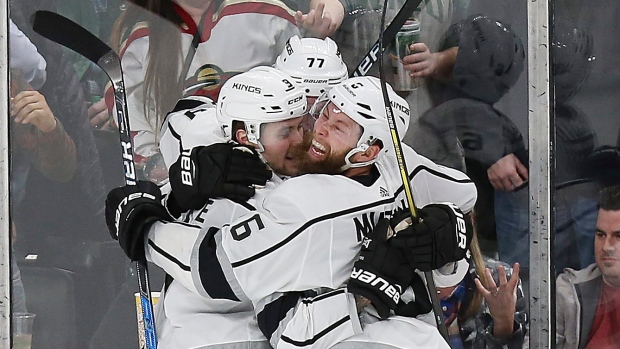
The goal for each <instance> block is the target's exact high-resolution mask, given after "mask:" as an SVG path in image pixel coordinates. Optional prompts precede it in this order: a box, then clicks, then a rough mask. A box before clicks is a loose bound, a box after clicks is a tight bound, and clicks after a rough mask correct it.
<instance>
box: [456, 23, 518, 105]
mask: <svg viewBox="0 0 620 349" xmlns="http://www.w3.org/2000/svg"><path fill="white" fill-rule="evenodd" d="M445 41H446V42H447V43H453V44H454V45H458V53H457V57H456V62H455V63H454V69H453V73H452V76H453V83H454V85H455V87H456V88H457V89H458V90H460V91H461V92H463V93H464V94H466V95H468V96H470V97H472V98H475V99H478V100H481V101H483V102H486V103H490V104H494V103H496V102H497V101H499V100H500V98H501V97H502V96H503V95H504V94H506V92H508V90H509V89H510V88H511V87H512V86H513V85H514V84H515V83H516V82H517V79H519V76H520V75H521V72H522V71H523V65H524V61H525V51H524V49H523V43H522V42H521V39H519V37H518V36H517V35H515V33H514V32H513V31H512V29H511V28H510V27H509V26H507V25H505V24H503V23H501V22H499V21H497V20H495V19H492V18H490V17H488V16H483V15H473V16H470V17H468V18H467V19H465V20H463V21H460V22H459V23H456V24H454V25H453V26H451V27H450V28H449V29H448V32H447V34H446V38H445ZM444 47H445V45H444Z"/></svg>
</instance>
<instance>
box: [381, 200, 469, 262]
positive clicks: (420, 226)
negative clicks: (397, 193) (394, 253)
mask: <svg viewBox="0 0 620 349" xmlns="http://www.w3.org/2000/svg"><path fill="white" fill-rule="evenodd" d="M418 215H419V217H418V218H419V219H415V220H414V222H413V224H412V223H411V215H410V214H409V212H404V213H401V214H396V215H394V217H393V218H392V226H393V227H394V228H393V229H394V233H395V236H394V237H393V238H391V239H390V240H389V241H388V244H389V245H390V246H392V247H395V248H398V249H400V250H401V251H402V253H403V254H404V255H405V257H406V258H407V260H408V261H409V264H410V265H411V267H412V268H415V269H419V270H421V271H431V270H433V269H438V268H441V267H443V266H444V265H446V264H447V263H450V262H456V261H458V260H461V259H463V258H465V254H466V253H467V249H468V248H469V243H470V242H471V239H472V237H473V229H472V225H471V222H470V220H469V219H468V218H467V217H465V216H464V214H463V212H461V210H460V209H459V208H458V207H456V205H453V204H431V205H427V206H425V207H424V208H421V209H419V210H418Z"/></svg>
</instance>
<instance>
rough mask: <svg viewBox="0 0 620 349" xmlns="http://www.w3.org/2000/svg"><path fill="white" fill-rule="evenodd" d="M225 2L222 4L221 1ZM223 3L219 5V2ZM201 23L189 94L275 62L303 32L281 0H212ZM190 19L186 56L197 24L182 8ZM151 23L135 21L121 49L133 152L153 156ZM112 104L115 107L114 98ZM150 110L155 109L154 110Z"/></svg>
mask: <svg viewBox="0 0 620 349" xmlns="http://www.w3.org/2000/svg"><path fill="white" fill-rule="evenodd" d="M220 4H221V5H220ZM216 5H219V8H216ZM207 12H208V13H207V14H206V16H205V20H204V22H203V23H202V26H203V33H202V40H201V41H200V43H199V44H198V47H197V48H196V52H195V55H194V58H193V60H192V62H191V64H190V67H189V70H188V75H187V77H186V83H185V85H186V86H187V87H186V91H184V92H185V94H186V95H204V94H209V93H213V95H212V96H211V97H212V98H217V93H218V92H219V85H220V84H222V83H223V82H224V81H225V80H226V79H227V78H228V77H230V76H232V75H234V74H238V73H240V72H244V71H247V70H249V69H251V68H254V67H256V66H260V65H272V64H273V63H274V62H275V60H276V57H277V56H278V55H279V54H280V53H281V52H282V50H283V49H284V44H285V43H286V41H287V40H288V39H289V38H290V37H291V36H293V35H299V29H298V28H297V26H296V25H295V19H294V17H293V16H294V11H292V10H291V9H290V8H288V7H287V6H286V5H285V4H284V3H283V2H281V1H280V0H252V1H246V0H242V1H238V0H224V1H222V2H218V1H213V2H212V6H210V8H209V9H208V10H207ZM179 15H180V16H181V18H182V19H183V20H184V22H185V23H186V24H187V25H185V26H184V27H183V28H180V29H179V30H181V33H182V35H181V40H182V41H181V46H182V52H183V54H182V57H185V56H186V52H188V50H189V48H190V46H191V44H192V40H193V39H194V34H193V33H194V32H196V24H195V23H194V21H193V20H192V19H191V17H190V16H189V15H188V14H187V13H184V12H182V11H179ZM148 49H149V28H148V26H146V25H145V24H144V23H139V24H137V25H136V26H135V27H134V29H133V31H132V32H131V34H130V35H129V37H128V39H127V40H126V41H125V42H124V44H123V47H122V49H121V63H122V68H123V76H124V78H125V89H126V91H127V109H128V115H129V118H130V124H131V131H132V132H133V134H134V138H133V141H134V152H135V153H136V154H137V155H140V156H143V157H149V156H151V155H153V154H154V153H155V152H156V149H157V139H156V137H155V135H156V133H157V132H156V130H157V129H158V128H159V127H160V125H155V124H154V121H152V120H148V119H147V117H146V116H145V115H144V101H145V98H152V97H148V96H144V93H143V84H144V78H145V76H146V69H147V66H148V61H149V52H148ZM178 71H179V72H180V71H181V69H180V68H179V70H178ZM109 102H110V103H108V106H109V107H110V108H111V105H112V100H111V99H110V100H109ZM150 115H155V111H154V110H151V111H150Z"/></svg>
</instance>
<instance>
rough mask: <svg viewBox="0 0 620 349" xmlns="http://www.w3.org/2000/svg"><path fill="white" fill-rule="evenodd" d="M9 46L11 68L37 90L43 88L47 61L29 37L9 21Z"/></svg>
mask: <svg viewBox="0 0 620 349" xmlns="http://www.w3.org/2000/svg"><path fill="white" fill-rule="evenodd" d="M9 25H10V27H9V45H10V47H9V48H10V50H9V52H10V57H9V59H10V60H11V68H12V69H17V70H19V71H20V72H21V73H22V76H23V78H24V79H25V80H26V81H28V83H29V84H30V86H32V88H34V89H35V90H37V89H39V88H41V86H43V84H44V83H45V79H46V78H47V73H46V71H45V67H46V65H47V63H46V62H45V59H44V58H43V56H41V54H39V52H38V51H37V47H36V46H35V45H34V44H33V43H32V42H31V41H30V39H28V37H27V36H26V35H25V34H24V33H23V32H22V31H21V30H19V28H18V27H17V26H16V25H15V23H13V21H12V20H9Z"/></svg>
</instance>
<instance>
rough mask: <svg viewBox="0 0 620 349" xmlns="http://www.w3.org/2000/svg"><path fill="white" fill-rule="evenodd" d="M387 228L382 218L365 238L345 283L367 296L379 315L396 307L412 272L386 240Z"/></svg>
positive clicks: (388, 223)
mask: <svg viewBox="0 0 620 349" xmlns="http://www.w3.org/2000/svg"><path fill="white" fill-rule="evenodd" d="M389 229H390V222H389V220H388V219H387V218H384V219H381V220H379V222H378V223H377V225H376V226H375V228H374V229H373V231H372V232H371V233H370V234H369V236H368V237H366V238H364V241H363V242H362V252H361V254H360V257H359V259H358V260H357V261H356V262H355V264H354V265H353V271H352V272H351V278H350V280H349V283H348V285H347V288H348V289H349V292H351V293H353V294H356V295H359V296H364V297H366V298H368V299H369V300H370V302H371V303H372V305H373V306H374V307H375V309H377V313H378V314H379V316H380V317H381V318H382V319H385V318H387V317H388V316H389V315H390V309H395V308H396V306H397V305H398V302H399V300H400V295H401V294H402V293H403V291H404V290H405V287H406V286H407V285H408V284H409V281H410V280H411V278H412V277H413V274H414V271H413V269H412V268H411V267H410V266H409V264H408V263H407V260H406V259H405V256H403V254H402V253H401V251H400V250H398V249H396V248H391V247H390V246H389V245H388V244H387V243H386V239H387V236H388V234H390V233H389V232H388V230H389Z"/></svg>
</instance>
